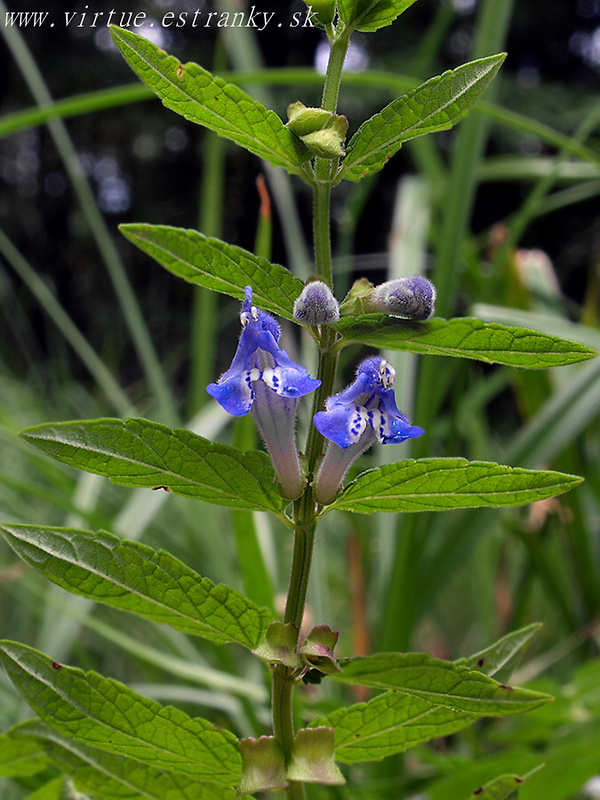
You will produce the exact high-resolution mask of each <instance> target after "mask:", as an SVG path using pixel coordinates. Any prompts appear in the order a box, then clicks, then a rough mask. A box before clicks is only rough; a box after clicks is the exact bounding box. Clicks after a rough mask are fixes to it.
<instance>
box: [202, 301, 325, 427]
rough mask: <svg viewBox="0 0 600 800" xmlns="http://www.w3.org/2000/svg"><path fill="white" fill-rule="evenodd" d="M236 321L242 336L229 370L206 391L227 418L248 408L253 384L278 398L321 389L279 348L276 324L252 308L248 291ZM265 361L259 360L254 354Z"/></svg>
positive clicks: (300, 394)
mask: <svg viewBox="0 0 600 800" xmlns="http://www.w3.org/2000/svg"><path fill="white" fill-rule="evenodd" d="M245 294H246V300H245V301H244V304H243V306H242V312H241V314H240V320H241V322H242V333H241V336H240V339H239V341H238V345H237V349H236V351H235V355H234V357H233V360H232V362H231V366H230V367H229V369H228V370H227V371H226V372H225V373H224V374H223V375H222V376H221V377H220V378H219V380H218V381H217V382H216V383H211V384H209V385H208V386H207V387H206V391H207V392H208V393H209V394H210V395H211V397H214V398H215V400H217V402H218V403H219V404H220V405H221V406H222V407H223V408H224V409H225V410H226V411H227V412H229V413H230V414H233V415H234V416H236V417H241V416H243V415H244V414H247V413H248V411H250V409H251V408H252V405H253V403H254V399H255V393H254V390H253V383H255V382H256V381H263V382H264V383H265V384H266V385H267V386H268V387H269V388H270V389H272V390H273V391H274V392H275V394H276V395H278V396H279V397H282V398H288V399H289V398H292V399H295V398H298V397H302V396H303V395H305V394H310V393H311V392H314V390H315V389H316V388H317V387H318V386H320V385H321V381H319V380H315V379H314V378H311V377H310V375H309V374H308V372H307V371H306V369H305V368H304V367H302V366H300V365H299V364H295V363H294V362H293V361H292V359H291V358H290V356H289V355H288V354H287V353H286V351H285V350H284V349H283V348H280V347H279V337H280V328H279V325H278V324H277V322H276V320H275V319H274V318H273V317H272V316H271V315H270V314H266V313H265V312H264V311H259V310H258V309H257V308H256V307H255V306H253V305H252V288H251V287H250V286H247V287H246V290H245ZM259 352H260V353H262V354H264V356H265V358H261V359H260V360H259V358H258V353H259Z"/></svg>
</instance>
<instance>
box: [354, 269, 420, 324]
mask: <svg viewBox="0 0 600 800" xmlns="http://www.w3.org/2000/svg"><path fill="white" fill-rule="evenodd" d="M435 297H436V292H435V286H434V285H433V283H431V281H428V280H427V278H422V277H420V276H419V275H413V276H410V277H407V278H398V279H396V280H394V281H386V282H385V283H382V284H380V285H379V286H376V287H375V289H374V290H373V292H372V294H371V295H370V296H369V297H368V298H367V299H365V300H364V301H363V302H364V306H365V310H368V311H382V312H383V313H384V314H389V315H390V316H393V317H403V318H404V319H414V320H418V321H420V322H424V321H425V320H428V319H431V317H432V316H433V315H434V313H435Z"/></svg>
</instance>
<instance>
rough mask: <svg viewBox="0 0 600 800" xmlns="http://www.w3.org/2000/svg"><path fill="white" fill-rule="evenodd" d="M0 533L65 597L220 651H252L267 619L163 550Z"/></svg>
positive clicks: (77, 536)
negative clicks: (224, 647)
mask: <svg viewBox="0 0 600 800" xmlns="http://www.w3.org/2000/svg"><path fill="white" fill-rule="evenodd" d="M0 532H1V533H3V535H4V537H5V539H6V541H7V542H8V544H9V545H10V546H11V547H12V548H13V550H14V551H15V552H16V553H17V555H19V556H20V557H21V558H22V559H23V560H24V561H26V562H27V563H28V564H30V565H31V566H32V567H34V568H35V569H37V570H38V571H39V572H41V573H42V575H44V576H45V577H46V578H48V579H49V580H51V581H53V582H54V583H57V584H58V585H59V586H62V587H63V589H67V590H68V591H70V592H74V593H75V594H80V595H83V596H84V597H88V598H90V599H92V600H96V601H98V602H101V603H106V604H107V605H109V606H114V607H115V608H120V609H122V610H124V611H131V612H132V613H134V614H139V615H140V616H142V617H145V618H146V619H150V620H153V621H154V622H158V623H161V624H167V625H171V626H172V627H173V628H175V630H178V631H183V632H184V633H190V634H193V635H194V636H202V637H203V638H205V639H209V640H210V641H213V642H217V643H218V644H223V643H224V642H237V643H238V644H241V645H243V646H244V647H248V648H250V649H252V648H253V647H256V646H257V645H258V644H259V642H261V641H262V638H263V636H264V634H265V631H266V629H267V626H268V625H269V623H270V622H271V619H272V617H271V613H270V611H268V609H266V608H259V607H258V606H256V605H255V604H254V603H252V602H251V601H250V600H249V599H248V598H246V597H244V596H243V595H242V594H240V593H239V592H236V591H235V590H234V589H231V588H229V587H228V586H223V585H218V586H217V585H215V584H214V583H213V582H212V581H210V580H209V579H208V578H203V577H202V576H201V575H198V573H197V572H194V570H192V569H190V568H189V567H187V566H186V565H185V564H184V563H183V562H181V561H179V560H178V559H176V558H174V557H173V556H172V555H169V553H166V552H165V551H164V550H153V549H152V548H151V547H148V546H147V545H144V544H140V543H138V542H130V541H126V540H123V539H120V538H119V537H118V536H113V535H112V534H110V533H105V532H103V531H101V532H99V533H95V534H94V533H90V532H88V531H81V530H73V529H72V528H49V527H39V526H34V525H19V524H6V525H3V526H2V527H0Z"/></svg>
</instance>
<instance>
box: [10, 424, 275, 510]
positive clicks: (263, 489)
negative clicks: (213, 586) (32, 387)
mask: <svg viewBox="0 0 600 800" xmlns="http://www.w3.org/2000/svg"><path fill="white" fill-rule="evenodd" d="M21 435H22V436H23V438H24V439H25V440H26V441H27V442H29V443H30V444H32V445H34V447H37V448H38V450H41V451H42V452H44V453H46V454H47V455H49V456H52V458H55V459H56V460H57V461H62V462H64V463H65V464H70V465H71V466H72V467H77V468H78V469H84V470H87V471H88V472H94V473H95V474H96V475H104V477H106V478H110V480H111V481H112V482H113V483H119V484H121V485H123V486H136V487H149V488H153V489H166V490H167V491H170V492H173V494H178V495H183V496H184V497H192V498H194V499H195V500H203V501H204V502H207V503H215V504H216V505H222V506H230V507H232V508H252V509H256V510H258V511H273V512H275V513H280V512H281V509H282V508H283V500H282V499H281V496H280V495H279V493H278V491H277V487H276V483H275V473H274V471H273V467H272V466H271V462H270V460H269V457H268V456H267V454H266V453H263V452H259V451H250V452H247V453H246V452H244V451H242V450H238V449H237V448H236V447H231V446H230V445H226V444H219V443H218V442H211V441H209V440H208V439H205V438H204V437H202V436H198V435H197V434H195V433H192V432H191V431H188V430H185V429H184V428H176V429H175V430H171V429H170V428H167V427H166V426H165V425H159V424H158V423H157V422H150V421H149V420H145V419H135V418H134V419H128V420H125V421H123V420H120V419H98V420H85V421H81V422H57V423H54V424H51V425H37V426H35V427H33V428H27V429H25V430H24V431H22V432H21Z"/></svg>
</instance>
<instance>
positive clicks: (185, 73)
mask: <svg viewBox="0 0 600 800" xmlns="http://www.w3.org/2000/svg"><path fill="white" fill-rule="evenodd" d="M111 33H112V37H113V39H114V40H115V43H116V45H117V47H118V48H119V50H120V51H121V53H122V54H123V56H124V58H125V59H126V61H127V62H128V64H129V66H130V67H131V68H132V69H133V70H134V72H136V73H137V74H138V75H139V77H140V78H141V79H142V80H143V81H144V83H145V84H146V85H147V86H148V88H149V89H151V90H152V91H153V92H154V93H155V94H156V95H158V97H160V99H161V100H162V102H163V105H165V106H166V107H167V108H170V109H172V110H173V111H176V112H177V113H178V114H181V115H182V116H183V117H185V118H186V119H188V120H190V121H191V122H195V123H196V124H198V125H203V126H204V127H206V128H210V130H212V131H215V132H216V133H218V134H219V136H225V137H226V138H227V139H231V140H232V141H234V142H235V143H236V144H239V145H241V146H242V147H245V148H246V150H249V151H250V152H251V153H254V154H255V155H257V156H258V157H259V158H264V159H265V160H266V161H268V162H270V163H271V164H273V165H275V166H277V167H283V168H284V169H286V170H287V171H288V172H291V173H296V174H300V173H301V171H302V170H301V165H302V163H303V162H304V161H307V160H308V159H309V158H310V152H309V150H308V149H307V148H306V146H305V145H304V144H303V143H302V142H301V141H300V139H299V138H298V137H297V136H295V135H294V134H293V133H292V132H291V131H290V130H288V129H287V128H286V126H285V125H284V124H283V122H282V121H281V119H280V118H279V117H278V116H277V114H276V113H275V112H274V111H270V110H268V109H266V108H265V107H264V106H263V105H262V104H261V103H259V102H258V101H257V100H254V99H253V98H252V97H250V95H249V94H247V93H246V92H244V91H243V90H242V89H240V88H239V87H238V86H235V85H234V84H232V83H226V82H225V81H224V80H222V79H221V78H218V77H216V76H214V75H211V73H210V72H207V71H206V70H205V69H202V67H200V66H198V64H193V63H188V64H182V63H181V62H180V61H178V60H177V59H176V58H175V57H174V56H169V55H167V53H165V52H164V50H161V49H160V48H159V47H157V46H156V45H155V44H153V43H152V42H149V41H148V40H147V39H144V38H142V37H141V36H138V35H136V34H135V33H132V32H131V31H127V30H123V29H122V28H116V27H112V26H111Z"/></svg>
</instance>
